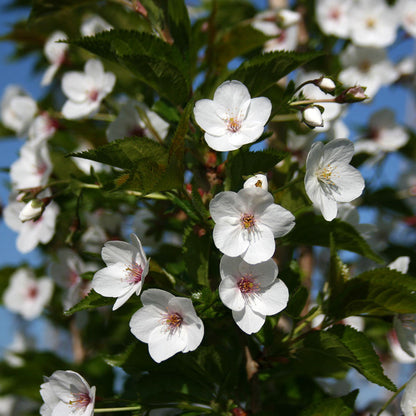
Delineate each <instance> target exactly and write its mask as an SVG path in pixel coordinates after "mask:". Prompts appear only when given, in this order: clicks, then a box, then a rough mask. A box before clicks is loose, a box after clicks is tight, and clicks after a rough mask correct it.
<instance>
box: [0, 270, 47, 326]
mask: <svg viewBox="0 0 416 416" xmlns="http://www.w3.org/2000/svg"><path fill="white" fill-rule="evenodd" d="M52 292H53V283H52V280H51V279H50V278H48V277H41V278H39V279H37V278H35V276H34V274H33V272H32V270H30V269H27V268H20V269H17V270H16V271H15V272H14V273H13V274H12V275H11V276H10V283H9V286H8V287H7V289H6V290H5V292H4V293H3V302H4V306H5V307H6V308H7V309H9V310H10V311H12V312H15V313H18V314H20V315H22V316H23V318H25V319H27V320H32V319H35V318H37V317H38V316H40V314H41V313H42V310H43V308H44V307H45V305H46V304H47V303H48V302H49V300H50V299H51V297H52Z"/></svg>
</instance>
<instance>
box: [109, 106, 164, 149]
mask: <svg viewBox="0 0 416 416" xmlns="http://www.w3.org/2000/svg"><path fill="white" fill-rule="evenodd" d="M168 130H169V123H167V122H166V121H165V120H163V119H162V118H161V117H159V116H158V115H157V114H156V113H155V112H154V111H151V110H149V108H147V107H146V106H145V105H144V104H142V103H135V102H133V101H128V102H127V103H125V104H124V105H122V106H121V108H120V112H119V114H118V116H117V118H116V119H115V120H114V121H113V122H112V123H110V125H109V126H108V129H107V138H108V140H109V141H112V140H116V139H122V138H123V137H131V136H137V137H149V138H153V139H159V140H162V139H164V138H165V137H166V135H167V133H168Z"/></svg>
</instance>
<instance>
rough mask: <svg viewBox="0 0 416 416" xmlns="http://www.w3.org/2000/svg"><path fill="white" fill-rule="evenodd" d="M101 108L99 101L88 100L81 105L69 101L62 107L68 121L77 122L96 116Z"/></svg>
mask: <svg viewBox="0 0 416 416" xmlns="http://www.w3.org/2000/svg"><path fill="white" fill-rule="evenodd" d="M99 107H100V102H99V101H88V100H87V101H84V102H81V103H77V102H74V101H71V100H68V101H66V102H65V104H64V106H63V107H62V115H63V116H64V117H65V118H66V119H68V120H77V119H80V118H83V117H87V116H90V115H92V114H94V113H95V112H97V111H98V109H99Z"/></svg>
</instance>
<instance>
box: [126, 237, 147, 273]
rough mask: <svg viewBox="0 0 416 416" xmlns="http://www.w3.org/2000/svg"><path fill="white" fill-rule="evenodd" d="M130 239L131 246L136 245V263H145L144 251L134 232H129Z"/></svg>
mask: <svg viewBox="0 0 416 416" xmlns="http://www.w3.org/2000/svg"><path fill="white" fill-rule="evenodd" d="M130 239H131V242H132V244H133V246H134V247H136V249H137V254H136V255H135V260H136V263H138V264H141V265H144V264H146V262H147V258H146V254H145V253H144V250H143V246H142V243H141V241H140V240H139V238H138V237H137V235H136V234H131V235H130ZM143 274H144V272H143ZM146 274H147V273H146Z"/></svg>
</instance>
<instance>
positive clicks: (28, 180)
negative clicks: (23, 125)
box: [10, 141, 52, 189]
mask: <svg viewBox="0 0 416 416" xmlns="http://www.w3.org/2000/svg"><path fill="white" fill-rule="evenodd" d="M51 172H52V163H51V160H50V157H49V150H48V146H47V145H46V143H45V142H41V143H39V144H35V143H32V142H30V141H28V142H26V143H25V144H24V145H23V146H22V147H21V148H20V156H19V159H17V160H16V161H15V162H13V163H12V165H11V166H10V178H11V182H12V184H13V187H14V188H15V189H28V188H36V187H38V186H44V185H46V184H47V183H48V180H49V176H50V174H51Z"/></svg>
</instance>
